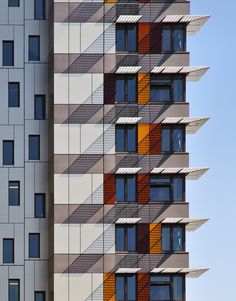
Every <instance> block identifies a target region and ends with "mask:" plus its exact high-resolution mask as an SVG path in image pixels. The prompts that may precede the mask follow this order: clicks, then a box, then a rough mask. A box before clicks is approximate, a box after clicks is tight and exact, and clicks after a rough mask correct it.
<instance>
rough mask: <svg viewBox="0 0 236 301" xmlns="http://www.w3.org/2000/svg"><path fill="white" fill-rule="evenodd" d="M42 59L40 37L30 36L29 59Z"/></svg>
mask: <svg viewBox="0 0 236 301" xmlns="http://www.w3.org/2000/svg"><path fill="white" fill-rule="evenodd" d="M39 60H40V37H39V36H29V61H39Z"/></svg>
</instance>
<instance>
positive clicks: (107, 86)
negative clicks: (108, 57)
mask: <svg viewBox="0 0 236 301" xmlns="http://www.w3.org/2000/svg"><path fill="white" fill-rule="evenodd" d="M115 98H116V75H115V74H114V73H105V74H104V104H114V103H115Z"/></svg>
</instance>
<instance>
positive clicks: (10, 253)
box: [3, 238, 14, 263]
mask: <svg viewBox="0 0 236 301" xmlns="http://www.w3.org/2000/svg"><path fill="white" fill-rule="evenodd" d="M3 263H14V239H13V238H4V239H3Z"/></svg>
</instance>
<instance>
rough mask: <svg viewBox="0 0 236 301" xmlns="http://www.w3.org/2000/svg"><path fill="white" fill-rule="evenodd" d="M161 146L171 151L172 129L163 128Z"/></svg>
mask: <svg viewBox="0 0 236 301" xmlns="http://www.w3.org/2000/svg"><path fill="white" fill-rule="evenodd" d="M161 148H162V151H163V152H169V151H170V129H165V128H164V129H162V136H161Z"/></svg>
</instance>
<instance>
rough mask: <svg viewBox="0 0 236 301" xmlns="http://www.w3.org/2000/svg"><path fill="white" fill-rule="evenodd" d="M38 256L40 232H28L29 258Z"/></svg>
mask: <svg viewBox="0 0 236 301" xmlns="http://www.w3.org/2000/svg"><path fill="white" fill-rule="evenodd" d="M39 257H40V234H39V233H30V234H29V258H39Z"/></svg>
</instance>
